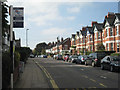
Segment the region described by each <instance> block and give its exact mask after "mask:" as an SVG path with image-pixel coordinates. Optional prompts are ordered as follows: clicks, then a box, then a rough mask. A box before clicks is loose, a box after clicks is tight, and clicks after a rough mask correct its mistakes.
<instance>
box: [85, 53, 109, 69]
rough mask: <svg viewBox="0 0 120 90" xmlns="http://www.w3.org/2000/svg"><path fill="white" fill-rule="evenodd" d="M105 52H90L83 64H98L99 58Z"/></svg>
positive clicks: (104, 54)
mask: <svg viewBox="0 0 120 90" xmlns="http://www.w3.org/2000/svg"><path fill="white" fill-rule="evenodd" d="M106 55H107V54H106V53H105V52H95V53H91V54H90V55H89V57H88V59H87V60H85V65H88V64H90V65H92V66H93V67H95V66H100V65H101V59H103V58H104V57H105V56H106Z"/></svg>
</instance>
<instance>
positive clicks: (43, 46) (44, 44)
mask: <svg viewBox="0 0 120 90" xmlns="http://www.w3.org/2000/svg"><path fill="white" fill-rule="evenodd" d="M47 46H48V45H47V44H46V43H45V42H43V43H39V44H37V45H36V48H35V51H36V52H37V54H41V52H42V50H43V49H46V47H47Z"/></svg>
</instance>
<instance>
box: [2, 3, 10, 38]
mask: <svg viewBox="0 0 120 90" xmlns="http://www.w3.org/2000/svg"><path fill="white" fill-rule="evenodd" d="M7 7H8V5H6V4H5V3H3V4H2V35H3V36H5V32H8V30H9V25H8V20H7V17H8V11H7Z"/></svg>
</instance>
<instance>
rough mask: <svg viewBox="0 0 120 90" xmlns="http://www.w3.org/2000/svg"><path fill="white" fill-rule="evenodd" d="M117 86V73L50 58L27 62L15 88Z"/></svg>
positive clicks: (76, 89) (110, 88)
mask: <svg viewBox="0 0 120 90" xmlns="http://www.w3.org/2000/svg"><path fill="white" fill-rule="evenodd" d="M118 84H119V73H118V72H110V71H108V70H101V69H100V67H92V66H89V65H88V66H85V65H80V64H74V63H69V62H64V61H62V60H53V59H52V58H31V59H29V60H28V62H27V64H26V66H25V70H24V73H23V75H22V77H21V80H19V82H18V83H17V85H16V88H59V89H61V88H64V89H65V90H68V89H71V90H86V88H88V89H91V90H93V89H95V90H99V89H108V90H118V88H119V85H118Z"/></svg>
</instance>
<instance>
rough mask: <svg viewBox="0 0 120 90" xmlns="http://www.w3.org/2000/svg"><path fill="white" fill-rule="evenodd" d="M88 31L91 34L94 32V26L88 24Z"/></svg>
mask: <svg viewBox="0 0 120 90" xmlns="http://www.w3.org/2000/svg"><path fill="white" fill-rule="evenodd" d="M86 31H89V33H90V34H93V33H94V31H93V27H89V26H87V27H86Z"/></svg>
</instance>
